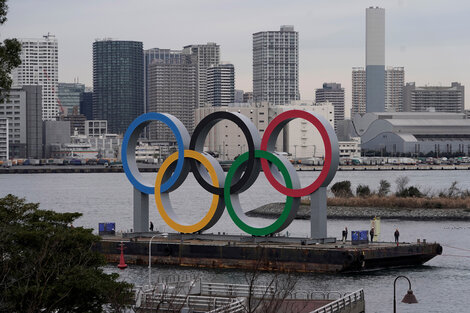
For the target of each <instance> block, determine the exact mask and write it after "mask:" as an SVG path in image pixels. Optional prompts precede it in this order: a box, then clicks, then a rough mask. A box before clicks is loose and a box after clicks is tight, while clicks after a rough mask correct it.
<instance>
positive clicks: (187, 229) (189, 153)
mask: <svg viewBox="0 0 470 313" xmlns="http://www.w3.org/2000/svg"><path fill="white" fill-rule="evenodd" d="M184 157H185V158H190V159H195V160H197V161H199V162H201V164H202V165H203V166H204V167H205V168H206V169H207V171H208V172H209V176H210V178H211V180H212V183H213V184H214V186H215V187H219V180H218V179H217V174H216V172H215V169H214V167H213V166H212V164H211V163H210V162H209V160H207V158H205V157H204V156H203V155H202V154H201V153H199V152H196V151H194V150H184ZM177 159H178V152H175V153H173V154H172V155H170V156H169V157H168V158H167V159H166V160H165V162H163V164H162V165H161V167H160V169H159V170H158V174H157V178H156V180H155V203H156V204H157V209H158V212H160V215H161V217H162V218H163V220H164V221H165V223H166V224H167V225H168V226H170V227H171V228H173V229H174V230H176V231H178V232H180V233H195V232H198V231H200V230H203V229H204V228H205V227H206V226H207V224H209V222H210V221H211V220H212V218H213V216H214V215H215V213H216V210H217V204H218V202H219V195H217V194H213V195H212V203H211V206H210V208H209V211H208V212H207V214H206V215H205V216H204V217H203V218H202V219H201V220H200V221H199V222H197V223H195V224H193V225H184V224H182V223H178V222H176V221H175V217H176V216H172V217H171V216H170V215H169V214H168V213H167V211H166V210H165V207H164V205H163V203H167V204H169V203H170V194H169V192H163V193H162V192H161V191H160V187H161V184H162V180H163V176H164V174H165V172H166V170H167V169H168V167H169V166H170V165H171V164H172V163H173V162H174V161H175V160H177ZM172 213H173V212H172ZM171 215H173V214H171Z"/></svg>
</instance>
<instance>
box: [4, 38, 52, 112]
mask: <svg viewBox="0 0 470 313" xmlns="http://www.w3.org/2000/svg"><path fill="white" fill-rule="evenodd" d="M19 41H20V43H21V54H20V58H21V65H20V66H18V67H17V68H15V69H13V71H12V78H13V85H16V86H23V85H40V86H42V119H43V120H55V119H56V118H57V116H58V114H59V108H58V102H57V83H58V79H59V61H58V60H59V59H58V44H57V39H56V38H55V36H54V35H50V34H47V35H45V36H43V38H35V39H19Z"/></svg>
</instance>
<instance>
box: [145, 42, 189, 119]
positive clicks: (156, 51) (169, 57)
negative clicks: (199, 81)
mask: <svg viewBox="0 0 470 313" xmlns="http://www.w3.org/2000/svg"><path fill="white" fill-rule="evenodd" d="M184 57H186V56H184V55H183V50H171V49H160V48H152V49H147V50H144V102H145V106H144V112H148V111H149V105H148V93H149V90H148V81H149V79H148V72H149V65H150V64H151V63H152V62H153V61H154V60H160V61H162V62H163V63H169V64H172V63H180V62H181V58H184Z"/></svg>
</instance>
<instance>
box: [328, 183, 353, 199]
mask: <svg viewBox="0 0 470 313" xmlns="http://www.w3.org/2000/svg"><path fill="white" fill-rule="evenodd" d="M331 192H332V193H333V194H334V196H335V197H337V198H349V197H352V195H353V194H352V190H351V182H350V181H349V180H343V181H340V182H337V183H334V184H333V186H331Z"/></svg>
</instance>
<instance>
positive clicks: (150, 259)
mask: <svg viewBox="0 0 470 313" xmlns="http://www.w3.org/2000/svg"><path fill="white" fill-rule="evenodd" d="M155 237H157V235H153V236H152V238H150V241H149V288H151V287H152V281H151V279H150V277H151V274H152V240H153V238H155Z"/></svg>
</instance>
